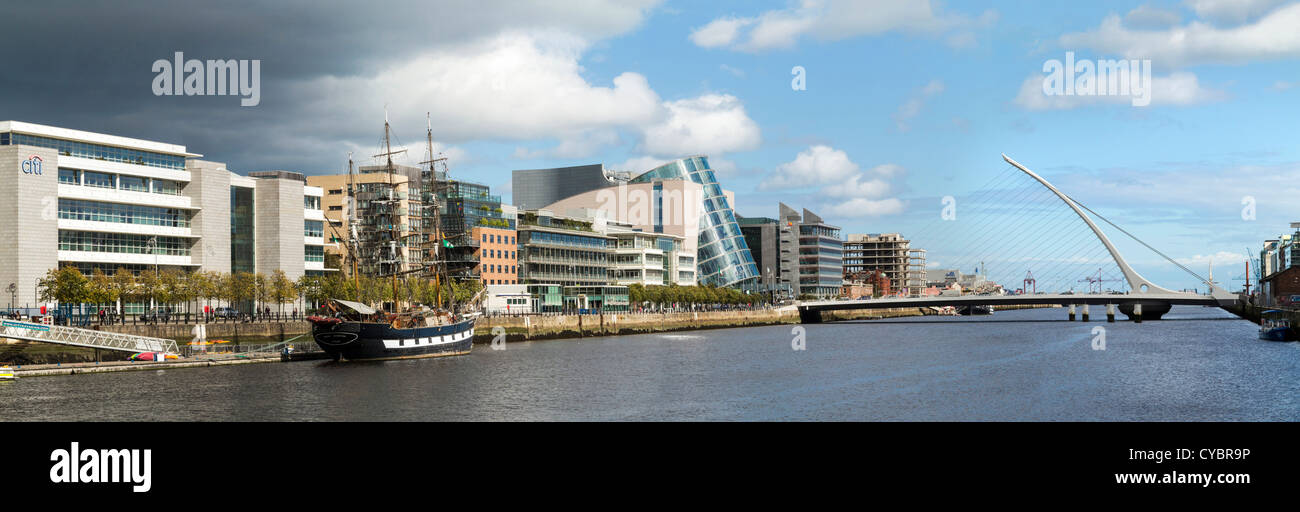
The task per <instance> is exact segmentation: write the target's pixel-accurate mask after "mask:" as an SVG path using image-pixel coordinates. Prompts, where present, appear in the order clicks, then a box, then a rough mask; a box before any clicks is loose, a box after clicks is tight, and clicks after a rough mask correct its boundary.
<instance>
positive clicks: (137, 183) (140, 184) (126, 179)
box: [117, 176, 149, 192]
mask: <svg viewBox="0 0 1300 512" xmlns="http://www.w3.org/2000/svg"><path fill="white" fill-rule="evenodd" d="M117 186H118V188H120V189H122V190H131V191H134V192H148V191H149V181H148V180H146V179H145V178H139V177H136V176H119V177H118V179H117Z"/></svg>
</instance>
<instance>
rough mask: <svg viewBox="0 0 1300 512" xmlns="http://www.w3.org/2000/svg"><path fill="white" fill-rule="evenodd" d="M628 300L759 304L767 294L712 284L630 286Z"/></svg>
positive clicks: (669, 302) (636, 301)
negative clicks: (750, 292)
mask: <svg viewBox="0 0 1300 512" xmlns="http://www.w3.org/2000/svg"><path fill="white" fill-rule="evenodd" d="M627 288H628V290H627V291H628V300H629V301H630V302H631V303H632V304H644V303H646V302H649V303H652V304H673V303H677V304H758V303H761V302H763V301H765V300H767V297H766V296H763V295H755V294H749V293H745V292H742V291H740V290H736V289H733V288H720V287H717V286H711V285H701V286H677V285H675V284H673V285H668V286H643V285H641V284H633V285H631V286H628V287H627Z"/></svg>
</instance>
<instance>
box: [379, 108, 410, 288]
mask: <svg viewBox="0 0 1300 512" xmlns="http://www.w3.org/2000/svg"><path fill="white" fill-rule="evenodd" d="M390 132H391V127H390V126H389V124H388V109H386V108H385V109H384V152H383V153H380V154H378V155H375V157H376V158H377V157H381V156H382V157H385V158H386V159H387V162H388V166H387V172H388V199H387V200H386V201H385V204H386V205H387V206H388V211H387V218H388V244H389V248H390V254H391V255H392V264H391V265H392V268H391V270H390V272H389V276H391V277H392V280H393V312H394V313H397V312H398V311H399V306H398V304H399V303H400V299H399V294H398V291H397V275H398V274H400V273H402V255H401V247H400V246H399V243H398V240H399V236H398V226H397V218H396V216H397V214H398V212H399V210H400V208H401V202H400V199H398V196H397V185H396V184H395V183H393V174H394V173H395V172H396V169H395V168H394V167H393V155H394V154H396V153H404V152H406V150H405V149H402V150H399V151H393V146H392V142H391V137H390ZM380 268H381V269H382V268H383V267H382V265H381V267H380Z"/></svg>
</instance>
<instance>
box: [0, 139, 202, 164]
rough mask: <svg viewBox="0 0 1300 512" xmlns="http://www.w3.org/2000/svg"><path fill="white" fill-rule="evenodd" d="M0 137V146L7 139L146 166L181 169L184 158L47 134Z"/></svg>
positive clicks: (81, 156)
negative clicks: (65, 138)
mask: <svg viewBox="0 0 1300 512" xmlns="http://www.w3.org/2000/svg"><path fill="white" fill-rule="evenodd" d="M0 137H5V139H4V142H3V143H0V145H7V144H8V143H9V142H13V143H14V144H26V145H28V146H37V147H42V148H50V149H54V150H57V151H58V152H59V154H60V155H63V156H74V157H78V158H89V159H92V160H104V161H108V162H121V163H127V164H135V165H146V166H149V167H161V168H163V169H177V170H182V169H185V157H184V156H180V155H168V154H164V153H154V152H152V151H141V150H138V149H126V148H119V147H114V146H104V145H100V144H91V143H88V142H77V141H71V140H63V139H53V138H50V137H41V136H39V135H27V134H25V133H14V134H12V135H11V134H7V133H6V134H0Z"/></svg>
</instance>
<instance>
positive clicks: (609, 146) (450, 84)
mask: <svg viewBox="0 0 1300 512" xmlns="http://www.w3.org/2000/svg"><path fill="white" fill-rule="evenodd" d="M6 10H7V12H8V13H9V14H10V15H8V16H5V17H4V19H0V34H2V35H0V42H3V43H4V47H5V48H7V49H8V51H7V52H6V57H5V60H6V68H7V69H8V71H6V72H5V73H4V74H3V75H0V119H11V120H20V121H27V122H33V123H39V124H47V125H55V126H61V127H67V128H75V129H82V130H89V131H95V132H104V133H110V134H114V135H122V136H127V137H135V138H142V139H149V140H159V141H165V142H171V143H176V144H182V145H185V146H187V148H188V149H189V150H190V151H193V152H197V153H202V154H204V155H205V158H206V159H210V160H215V161H220V162H225V163H227V164H228V166H229V168H230V169H231V170H234V171H236V172H239V173H247V172H249V171H257V170H271V169H285V170H292V171H299V172H303V173H306V174H309V175H312V174H328V173H337V172H340V171H342V170H344V169H345V168H346V165H347V164H346V162H347V154H348V152H353V153H354V155H355V159H356V160H357V161H358V163H359V164H368V163H371V162H370V159H371V158H370V155H374V154H376V153H379V149H378V148H379V144H380V140H381V138H382V133H383V122H384V117H385V112H387V116H388V118H389V120H390V121H391V123H392V126H393V130H394V133H395V134H396V137H397V140H398V142H399V143H401V144H405V145H410V148H411V149H410V151H408V153H407V155H406V156H403V157H402V158H404V159H406V160H407V162H406V163H415V162H418V161H420V160H423V159H424V158H423V156H424V155H423V151H424V150H423V144H422V143H423V139H424V136H425V126H426V113H427V115H428V116H429V117H430V118H431V120H432V125H433V134H434V138H435V140H436V145H437V150H438V151H439V152H440V153H442V154H443V155H444V156H447V157H448V161H449V164H450V168H451V171H452V174H453V175H454V176H456V177H458V178H460V179H464V180H470V181H476V182H480V183H484V184H487V185H489V186H491V187H492V188H493V190H494V192H495V193H500V194H502V195H503V196H504V197H505V200H506V201H509V197H510V192H511V191H510V175H511V171H512V170H515V169H531V168H544V167H558V166H568V165H584V164H590V163H604V164H605V165H606V166H607V167H609V168H612V169H619V170H627V171H631V172H634V173H636V172H641V171H644V170H648V169H650V168H651V167H653V166H655V165H656V164H657V163H660V162H664V161H668V160H672V159H675V158H680V157H682V156H688V155H694V154H706V155H708V156H709V157H710V161H711V163H712V165H713V167H714V168H715V169H716V170H718V172H719V178H720V180H721V181H722V182H723V184H724V186H725V188H728V189H730V190H733V191H734V192H735V193H736V205H735V207H736V210H737V212H738V213H740V214H741V215H745V216H772V217H774V216H776V214H777V202H778V201H782V202H785V203H787V204H789V205H791V206H794V207H796V208H808V209H809V210H811V211H813V212H816V213H818V214H819V215H821V216H822V217H823V218H825V219H826V221H827V222H828V223H831V224H834V225H837V226H840V227H841V228H842V229H843V231H844V233H846V234H847V233H880V232H901V233H903V234H904V236H908V237H910V238H914V239H916V240H918V241H920V240H925V241H926V245H925V248H926V249H927V250H928V251H929V258H930V260H931V265H932V266H935V267H941V268H942V267H945V266H947V265H955V264H957V263H956V262H959V261H960V262H965V261H966V257H967V254H966V253H967V252H969V251H968V249H969V247H962V246H961V245H960V244H961V241H960V240H959V238H960V237H950V236H947V235H943V236H937V235H935V232H936V231H937V232H946V231H944V230H943V229H940V230H934V229H933V225H934V224H935V221H936V219H941V216H942V210H943V207H944V204H945V203H944V202H943V198H944V197H946V196H951V197H952V198H953V199H954V202H955V205H956V207H957V211H958V212H969V211H972V210H967V209H964V208H963V205H965V204H966V199H968V198H972V197H973V194H975V193H977V192H979V191H980V190H982V189H981V187H982V186H984V185H985V184H987V183H988V182H989V180H990V179H992V178H994V177H996V176H999V175H1000V174H999V173H1002V172H1004V171H1006V170H1007V169H1008V166H1007V164H1006V163H1005V162H1003V161H1002V158H1001V155H1002V154H1003V153H1005V154H1007V155H1010V156H1011V157H1013V158H1015V159H1016V160H1018V161H1019V162H1021V163H1023V164H1025V165H1026V166H1028V167H1029V168H1031V169H1033V170H1035V171H1036V172H1038V173H1039V174H1041V175H1042V176H1043V177H1044V178H1046V179H1048V180H1050V181H1052V182H1053V183H1055V184H1056V185H1057V186H1058V187H1059V188H1061V189H1062V190H1064V191H1065V192H1066V193H1068V194H1069V195H1070V196H1071V197H1073V198H1075V199H1076V200H1078V201H1079V202H1081V203H1084V204H1086V205H1087V206H1088V207H1090V208H1092V209H1093V210H1095V211H1096V212H1098V213H1100V214H1102V215H1105V216H1106V217H1107V218H1109V219H1111V220H1112V221H1115V222H1116V223H1117V224H1119V225H1120V226H1122V227H1124V228H1125V229H1126V230H1128V231H1129V232H1131V233H1133V234H1134V235H1137V236H1138V237H1140V238H1141V239H1142V240H1144V241H1145V242H1146V243H1148V244H1150V245H1151V246H1153V247H1156V248H1158V249H1159V250H1160V251H1162V252H1164V253H1165V254H1167V255H1169V256H1170V257H1172V258H1174V259H1175V260H1177V261H1180V262H1182V263H1183V264H1184V265H1186V266H1188V267H1189V268H1191V269H1193V270H1195V271H1197V272H1199V273H1202V275H1204V272H1205V271H1206V270H1208V268H1207V267H1208V265H1209V263H1210V261H1213V262H1214V265H1215V266H1216V271H1215V278H1216V280H1217V281H1219V282H1220V283H1223V284H1225V285H1232V286H1233V287H1237V286H1240V284H1241V281H1235V282H1233V281H1231V280H1232V279H1233V278H1235V277H1240V276H1241V275H1242V274H1244V272H1245V268H1244V265H1245V261H1246V255H1247V253H1248V251H1249V252H1254V253H1255V254H1256V256H1257V253H1258V248H1259V247H1260V245H1261V242H1262V241H1263V240H1264V239H1267V238H1273V237H1276V236H1278V235H1279V234H1281V233H1283V232H1285V231H1287V230H1288V227H1287V226H1288V223H1289V222H1291V221H1295V220H1300V211H1297V210H1300V207H1298V206H1297V204H1298V203H1297V202H1296V201H1294V200H1291V198H1293V197H1295V196H1296V192H1297V188H1296V185H1295V184H1296V178H1297V177H1300V150H1297V148H1296V144H1295V140H1296V137H1295V134H1296V133H1298V132H1300V130H1297V128H1300V127H1298V126H1297V124H1300V123H1298V121H1297V113H1298V109H1297V106H1298V105H1300V102H1298V101H1297V98H1298V95H1300V62H1298V61H1300V30H1296V27H1300V3H1293V2H1284V1H1279V0H1185V1H1184V0H1167V1H1151V2H1113V1H1097V2H1037V1H1006V2H987V3H976V2H938V1H930V2H926V1H910V2H897V1H889V0H860V1H846V0H804V1H779V0H778V1H770V2H761V1H736V2H729V1H718V2H688V1H680V0H632V1H611V0H551V1H548V2H537V3H525V2H518V1H515V0H472V1H471V0H465V1H438V2H426V1H398V2H378V3H373V4H372V3H362V2H332V1H324V2H322V1H280V2H274V3H270V2H268V3H267V4H260V3H257V2H241V1H230V2H220V3H215V2H192V3H191V2H177V1H151V0H143V1H134V2H129V3H128V2H120V3H119V2H86V3H85V4H84V5H83V4H82V3H78V2H65V1H60V0H47V1H44V2H27V3H24V4H21V5H12V6H8V7H6ZM175 52H183V53H184V55H185V58H186V59H200V60H207V59H223V60H224V59H250V60H251V59H256V60H259V61H260V91H261V92H260V102H259V103H258V104H257V105H256V106H241V105H240V101H239V99H238V98H236V97H232V96H184V95H180V96H169V95H162V96H159V95H155V94H154V89H153V87H152V83H153V81H154V80H155V78H156V75H157V74H158V73H156V72H155V71H153V69H152V65H153V63H154V61H156V60H158V59H171V58H173V55H174V53H175ZM1067 53H1069V54H1070V55H1072V56H1073V57H1072V59H1073V60H1076V61H1080V60H1087V61H1091V62H1098V61H1110V60H1115V61H1120V60H1122V62H1124V63H1125V64H1126V65H1136V66H1138V67H1139V69H1141V68H1142V67H1143V66H1146V69H1147V70H1149V71H1150V77H1151V78H1150V82H1149V83H1150V85H1151V87H1150V89H1149V92H1150V95H1149V100H1150V102H1149V104H1146V105H1142V106H1139V105H1136V104H1135V100H1136V99H1137V96H1136V95H1131V94H1130V95H1122V94H1121V95H1088V94H1082V93H1078V94H1072V95H1060V94H1051V95H1049V94H1047V93H1046V92H1044V80H1045V78H1046V77H1047V76H1048V75H1047V71H1048V67H1049V65H1050V62H1052V61H1060V62H1064V61H1065V60H1066V59H1067ZM1140 74H1141V73H1135V74H1134V75H1133V76H1134V77H1137V78H1140ZM1069 78H1071V79H1074V77H1069ZM1076 83H1078V82H1076ZM1098 83H1100V81H1098ZM798 85H802V87H797V86H798ZM1084 90H1086V89H1084V88H1083V87H1082V85H1081V84H1080V91H1084ZM994 197H1008V198H1011V197H1012V196H1010V195H1009V194H1008V195H1005V196H997V195H995V196H994ZM970 203H972V204H975V203H976V202H975V201H970ZM1017 215H1020V216H1021V217H1022V218H1020V219H1014V218H1000V217H997V216H996V215H993V216H989V217H985V218H984V222H986V223H994V224H997V225H998V226H1000V228H999V229H1002V227H1001V226H1002V225H1003V224H1005V225H1006V227H1005V229H1006V230H1008V231H1006V232H1007V233H1014V225H1015V224H1016V223H1017V222H1021V221H1024V220H1026V219H1024V218H1023V217H1024V213H1023V212H1021V213H1018V214H1017ZM971 217H972V216H971V215H960V214H959V215H958V216H957V218H958V219H961V220H962V222H968V221H967V220H966V219H970V218H971ZM974 220H975V219H971V221H970V222H974ZM940 226H941V227H943V228H954V227H956V229H955V230H954V229H948V231H955V232H959V233H960V232H968V231H969V229H967V225H966V224H960V225H958V224H953V225H948V226H945V225H942V224H940ZM976 227H978V225H976ZM1103 229H1104V230H1108V233H1110V234H1111V235H1112V238H1114V239H1115V241H1116V243H1117V244H1118V245H1119V248H1120V250H1121V251H1122V252H1123V253H1124V254H1125V256H1126V257H1127V259H1128V260H1129V262H1130V263H1132V264H1133V266H1134V267H1135V268H1137V270H1138V271H1139V272H1141V273H1143V274H1144V275H1146V276H1147V277H1148V278H1150V279H1152V280H1153V281H1156V282H1158V283H1160V284H1161V285H1163V286H1165V287H1167V288H1172V289H1183V288H1193V287H1198V286H1199V287H1201V288H1202V289H1204V285H1203V284H1200V283H1197V281H1196V279H1195V278H1193V277H1191V276H1190V275H1188V274H1186V273H1183V272H1182V271H1181V270H1179V269H1177V268H1176V266H1175V265H1173V264H1172V263H1169V262H1167V261H1164V260H1163V259H1162V258H1160V257H1159V256H1157V255H1155V254H1154V253H1152V252H1151V251H1148V250H1146V249H1144V248H1142V247H1140V246H1138V245H1137V244H1135V243H1133V242H1127V241H1121V240H1120V238H1122V235H1119V234H1118V233H1115V232H1114V230H1113V229H1111V228H1109V227H1107V226H1103ZM927 230H928V231H927ZM1043 245H1048V243H1047V242H1046V241H1045V242H1044V243H1043ZM1026 247H1032V244H1031V245H1029V246H1026ZM1018 250H1019V249H1017V251H1018ZM994 252H996V251H994ZM1008 256H1010V255H1008V254H1002V255H995V256H993V257H992V258H998V257H1001V259H1002V265H1003V266H1002V267H1000V270H1001V271H1002V272H1003V273H1004V274H1005V276H1010V275H1011V274H1012V273H1013V272H1014V273H1015V274H1016V275H1021V274H1023V273H1024V272H1025V271H1027V270H1033V268H1034V267H1035V266H1036V265H1040V264H1041V263H1035V261H1034V258H1033V257H1032V256H1026V257H1023V258H1019V259H1017V260H1016V262H1014V263H1012V262H1011V260H1010V259H1009V258H1008ZM1015 256H1021V255H1019V254H1017V255H1015ZM1102 256H1104V254H1103V255H1102ZM1091 264H1092V260H1089V261H1088V262H1086V263H1084V266H1087V265H1091ZM963 270H966V271H969V270H973V269H966V268H963ZM1069 272H1073V273H1074V274H1078V273H1080V272H1081V271H1080V270H1078V269H1073V270H1070V271H1069ZM1080 277H1082V276H1080ZM1000 279H1002V280H1005V281H1009V280H1011V278H1010V277H1001V278H1000ZM1017 279H1018V278H1017ZM1016 284H1017V286H1013V287H1018V283H1016Z"/></svg>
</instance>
